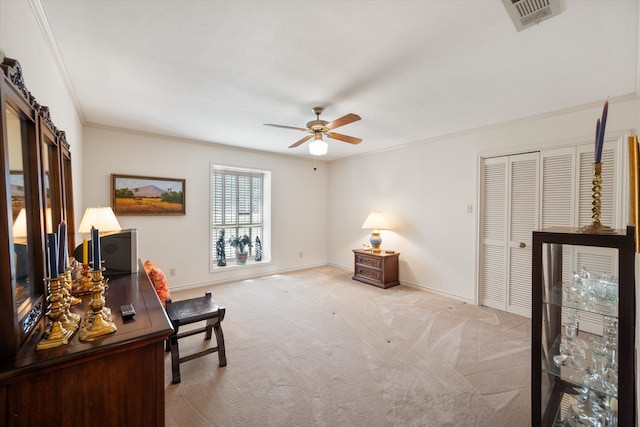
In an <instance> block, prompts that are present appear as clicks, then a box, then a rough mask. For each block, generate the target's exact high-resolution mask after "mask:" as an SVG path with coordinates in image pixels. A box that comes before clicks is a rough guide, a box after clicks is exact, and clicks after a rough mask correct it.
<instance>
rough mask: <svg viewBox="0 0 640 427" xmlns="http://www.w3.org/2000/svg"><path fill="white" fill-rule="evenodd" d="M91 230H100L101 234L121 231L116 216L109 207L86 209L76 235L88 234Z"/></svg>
mask: <svg viewBox="0 0 640 427" xmlns="http://www.w3.org/2000/svg"><path fill="white" fill-rule="evenodd" d="M92 228H95V229H97V230H100V233H101V234H102V233H107V232H109V231H120V230H122V227H120V223H119V222H118V220H117V219H116V215H115V214H114V213H113V210H112V209H111V208H110V207H106V208H102V207H97V208H87V210H85V211H84V215H83V217H82V221H80V227H78V233H81V234H89V233H91V229H92Z"/></svg>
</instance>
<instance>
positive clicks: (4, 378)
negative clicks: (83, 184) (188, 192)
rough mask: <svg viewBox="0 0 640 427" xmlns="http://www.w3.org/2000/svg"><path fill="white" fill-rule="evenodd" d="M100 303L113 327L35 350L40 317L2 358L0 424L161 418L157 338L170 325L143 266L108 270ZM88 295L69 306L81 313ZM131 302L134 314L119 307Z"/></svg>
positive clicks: (159, 421)
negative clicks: (91, 337) (128, 316)
mask: <svg viewBox="0 0 640 427" xmlns="http://www.w3.org/2000/svg"><path fill="white" fill-rule="evenodd" d="M109 284H110V285H109V289H108V290H107V292H106V295H105V298H106V306H107V307H109V308H110V309H111V312H112V316H113V320H114V322H115V324H116V326H117V328H118V330H117V331H116V332H114V333H112V334H110V335H106V336H104V337H102V338H100V339H98V340H97V341H93V342H85V343H83V342H80V341H79V340H78V335H77V334H76V335H75V336H74V337H73V338H72V339H71V342H70V343H69V344H68V345H65V346H62V347H57V348H53V349H49V350H40V351H38V350H36V349H35V347H36V345H37V343H38V341H39V340H40V338H41V336H42V332H43V329H44V324H45V320H46V319H43V320H42V321H41V322H39V324H38V326H37V328H36V331H34V333H33V334H32V335H31V336H30V338H29V339H28V340H27V342H26V343H25V344H24V345H23V346H22V347H21V349H20V351H19V352H18V354H17V355H15V357H12V358H10V359H8V360H4V361H2V362H0V425H3V426H35V425H73V426H95V425H100V426H114V427H116V426H117V427H121V426H163V425H164V381H165V378H164V358H165V354H166V353H165V351H164V346H163V342H164V340H165V339H166V338H167V337H168V336H169V334H170V333H171V332H172V328H171V324H170V323H169V319H168V318H167V315H166V313H165V311H164V309H163V308H162V305H161V304H160V301H159V300H158V297H157V295H156V293H155V290H154V288H153V286H152V285H151V283H150V282H149V279H148V278H147V275H146V273H145V271H144V268H143V267H142V266H140V268H139V272H138V273H137V274H131V275H125V276H120V277H114V278H111V280H110V281H109ZM89 299H90V296H86V297H84V298H83V301H82V303H81V304H80V305H78V306H76V307H74V308H72V311H73V312H76V313H79V314H81V315H82V316H83V317H84V316H85V315H86V313H87V311H88V310H89V307H88V303H89ZM126 303H131V304H133V306H134V307H135V309H136V312H137V314H136V316H135V317H134V319H133V320H128V321H123V320H122V317H121V315H120V313H119V307H120V306H121V305H123V304H126Z"/></svg>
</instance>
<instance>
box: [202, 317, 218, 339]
mask: <svg viewBox="0 0 640 427" xmlns="http://www.w3.org/2000/svg"><path fill="white" fill-rule="evenodd" d="M215 319H216V318H213V317H212V318H211V319H207V326H206V331H205V334H204V339H205V340H210V339H211V329H213V324H214V320H215ZM216 338H217V336H216Z"/></svg>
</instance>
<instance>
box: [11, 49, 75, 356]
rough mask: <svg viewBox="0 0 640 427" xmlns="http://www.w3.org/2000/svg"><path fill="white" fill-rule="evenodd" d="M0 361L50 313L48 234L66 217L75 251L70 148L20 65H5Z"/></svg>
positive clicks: (68, 238)
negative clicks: (31, 89) (47, 300)
mask: <svg viewBox="0 0 640 427" xmlns="http://www.w3.org/2000/svg"><path fill="white" fill-rule="evenodd" d="M0 70H1V71H0V171H1V172H2V173H0V228H1V229H2V232H1V233H0V343H1V344H0V360H2V359H3V358H5V357H11V356H13V355H15V354H16V353H17V352H18V351H19V349H20V346H22V345H23V343H24V342H26V341H27V340H28V339H29V336H30V335H31V334H32V333H33V332H34V329H35V326H36V325H37V324H38V322H39V320H40V318H41V317H42V316H43V314H44V312H45V311H46V291H45V286H44V280H43V279H44V278H45V277H46V276H48V272H47V269H46V268H45V266H46V265H47V251H46V246H45V243H46V234H47V233H52V232H56V231H57V228H58V224H59V223H60V222H61V221H63V220H64V221H66V223H67V236H66V237H67V241H68V246H69V249H73V247H74V246H75V245H74V237H75V226H74V223H73V218H74V210H73V196H72V190H71V187H72V186H71V152H70V149H69V144H68V142H67V139H66V136H65V132H64V131H62V130H60V129H58V128H56V126H55V125H54V124H53V121H52V118H51V112H50V111H49V108H47V107H45V106H44V105H41V104H40V103H39V102H38V101H37V100H36V98H35V97H34V96H33V95H32V94H31V92H29V90H28V89H27V86H26V84H25V79H24V76H23V74H22V68H21V66H20V63H19V62H18V61H16V60H15V59H11V58H3V59H2V63H0Z"/></svg>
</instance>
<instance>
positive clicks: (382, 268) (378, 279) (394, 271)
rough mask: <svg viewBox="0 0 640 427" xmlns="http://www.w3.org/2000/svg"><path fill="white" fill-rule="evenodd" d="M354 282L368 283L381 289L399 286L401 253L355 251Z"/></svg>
mask: <svg viewBox="0 0 640 427" xmlns="http://www.w3.org/2000/svg"><path fill="white" fill-rule="evenodd" d="M353 255H354V262H353V280H358V281H360V282H364V283H368V284H370V285H374V286H378V287H380V288H389V287H391V286H395V285H398V284H399V283H400V282H399V281H398V256H399V255H400V253H399V252H394V253H386V252H385V251H384V250H383V251H382V252H379V253H374V252H371V251H370V250H369V251H367V250H362V249H354V250H353Z"/></svg>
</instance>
